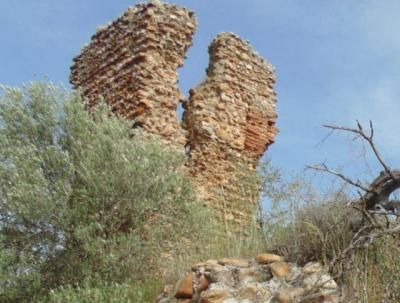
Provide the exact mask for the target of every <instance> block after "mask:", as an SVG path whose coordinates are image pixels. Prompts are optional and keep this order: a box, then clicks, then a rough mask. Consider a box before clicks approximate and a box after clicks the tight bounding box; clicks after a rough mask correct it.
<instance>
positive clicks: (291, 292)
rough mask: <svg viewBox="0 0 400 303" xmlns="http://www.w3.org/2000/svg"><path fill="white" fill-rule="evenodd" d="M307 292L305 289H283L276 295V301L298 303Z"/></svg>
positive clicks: (279, 302)
mask: <svg viewBox="0 0 400 303" xmlns="http://www.w3.org/2000/svg"><path fill="white" fill-rule="evenodd" d="M304 292H305V290H304V289H303V288H300V287H297V288H283V289H280V290H279V291H278V292H277V293H276V294H275V300H276V301H277V302H278V303H296V302H298V301H297V300H298V299H300V298H301V297H302V296H303V294H304Z"/></svg>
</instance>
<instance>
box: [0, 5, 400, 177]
mask: <svg viewBox="0 0 400 303" xmlns="http://www.w3.org/2000/svg"><path fill="white" fill-rule="evenodd" d="M136 3H137V1H125V0H118V1H116V0H115V1H109V0H57V1H54V0H13V1H5V0H3V1H1V2H0V33H1V47H0V83H3V84H9V85H21V84H23V83H27V82H29V81H31V80H43V79H45V77H47V78H48V79H49V80H51V81H53V82H56V83H63V84H64V85H66V86H69V84H68V76H69V67H70V65H71V63H72V57H73V56H74V55H76V54H78V53H79V50H80V48H81V47H82V46H83V45H84V44H85V43H88V42H89V40H90V37H91V35H92V34H93V33H94V32H95V30H96V27H98V26H100V25H104V24H106V23H107V22H108V21H111V20H113V19H115V18H116V17H118V16H119V15H120V14H122V13H123V12H124V11H125V10H126V9H127V7H128V6H130V5H134V4H136ZM174 3H176V4H180V5H183V6H186V7H188V8H189V9H192V10H194V11H195V12H196V15H197V17H198V20H199V27H198V29H197V32H196V35H195V38H194V46H193V47H192V48H191V49H190V50H189V52H188V59H187V61H186V64H185V66H184V67H183V68H182V69H181V70H180V86H181V88H182V91H183V93H184V94H187V91H188V89H189V88H190V87H194V86H195V85H196V84H198V83H199V82H200V81H201V80H202V79H203V77H204V73H205V68H206V66H207V64H208V54H207V47H208V45H209V43H210V42H211V40H212V39H213V38H214V37H215V35H216V34H218V33H219V32H222V31H231V32H235V33H237V34H239V35H240V36H241V37H242V38H244V39H246V40H249V41H250V42H251V44H252V45H253V46H254V48H255V49H256V50H257V51H258V52H259V53H260V54H261V55H262V56H264V57H265V58H267V60H268V61H270V62H271V63H272V64H273V65H274V66H275V67H276V70H277V86H276V90H277V93H278V105H277V108H278V115H279V118H278V128H279V129H280V133H279V134H278V136H277V138H276V143H275V144H274V145H273V146H271V147H270V149H269V150H268V152H267V156H268V157H269V158H271V159H272V162H273V164H274V165H275V166H277V167H280V168H282V169H283V171H284V172H285V173H286V174H298V173H302V172H303V169H304V167H305V165H307V164H314V163H318V162H322V161H326V163H327V164H328V165H330V166H332V167H339V168H340V169H343V171H344V172H347V173H348V174H349V175H352V176H356V175H357V176H363V177H365V178H370V177H371V171H372V174H374V173H376V172H377V171H378V170H379V167H378V166H376V165H375V163H374V162H373V161H372V162H371V161H370V166H369V167H368V166H365V165H364V160H363V156H362V154H363V153H362V148H361V145H360V144H358V143H357V142H353V141H351V137H350V136H346V135H333V136H331V137H330V138H329V139H328V140H326V141H324V142H323V143H322V144H321V140H322V139H323V138H324V137H325V136H326V135H327V134H328V132H327V130H325V129H323V128H322V125H323V124H326V123H331V124H339V125H354V121H355V120H356V119H359V120H361V121H362V122H364V123H366V122H368V121H369V120H372V121H373V122H374V124H375V136H376V140H377V145H378V146H379V148H380V149H381V151H382V153H383V154H384V156H385V158H386V159H387V162H388V163H390V164H391V165H393V166H394V167H400V163H399V160H400V159H399V158H400V157H398V156H397V154H398V151H399V150H400V136H399V132H400V119H399V118H400V85H399V83H400V35H399V34H398V30H399V28H400V18H399V17H398V16H399V12H400V1H397V0H381V1H374V0H359V1H340V0H336V1H327V0H320V1H317V0H314V1H311V0H302V1H298V0H297V1H296V0H279V1H276V0H248V1H243V0H176V1H174ZM369 158H370V157H368V156H367V159H369ZM369 168H370V169H371V171H369Z"/></svg>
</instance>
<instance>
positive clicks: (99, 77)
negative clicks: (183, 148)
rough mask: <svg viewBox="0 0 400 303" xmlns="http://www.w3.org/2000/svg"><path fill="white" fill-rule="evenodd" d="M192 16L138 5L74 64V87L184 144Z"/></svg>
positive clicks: (106, 29) (100, 35) (100, 34)
mask: <svg viewBox="0 0 400 303" xmlns="http://www.w3.org/2000/svg"><path fill="white" fill-rule="evenodd" d="M196 22H197V21H196V18H195V16H194V14H193V12H191V11H188V10H186V9H184V8H181V7H178V6H175V5H169V4H168V5H167V4H163V3H160V2H150V3H146V4H139V5H136V6H134V7H131V8H129V9H128V10H127V11H126V12H125V13H124V14H123V15H122V16H121V17H119V18H118V19H117V20H115V21H113V22H111V23H110V24H108V25H107V26H106V27H103V28H100V29H99V30H98V31H97V33H96V34H95V35H94V36H93V37H92V40H91V42H90V44H89V45H88V46H86V47H84V48H83V49H82V52H81V54H80V55H78V56H77V57H76V58H74V65H73V66H72V68H71V77H70V80H71V83H72V84H73V85H74V87H75V88H78V87H79V88H80V89H81V90H82V91H83V94H84V95H85V96H86V97H87V98H88V99H89V105H88V106H89V108H91V107H92V106H93V105H95V104H96V103H97V102H98V101H99V100H100V97H103V98H104V99H105V100H106V102H107V103H109V104H110V105H111V107H112V110H113V111H114V112H117V113H120V114H122V115H123V116H125V117H127V118H128V119H131V120H133V121H134V123H135V125H137V126H141V127H143V128H144V129H145V130H147V131H149V132H151V133H156V134H160V135H161V136H162V137H164V138H166V139H167V140H169V141H174V142H178V143H179V144H184V142H185V135H184V133H183V131H182V129H181V127H180V126H179V123H178V119H177V114H176V108H177V105H178V103H179V102H181V101H182V100H183V99H184V96H183V95H182V94H181V93H180V91H179V89H178V76H177V68H178V67H180V66H182V65H183V61H184V57H185V53H186V50H187V49H188V48H189V47H190V46H191V44H192V36H193V33H194V30H195V28H196Z"/></svg>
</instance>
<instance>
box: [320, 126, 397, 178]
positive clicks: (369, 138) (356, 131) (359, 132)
mask: <svg viewBox="0 0 400 303" xmlns="http://www.w3.org/2000/svg"><path fill="white" fill-rule="evenodd" d="M324 127H326V128H329V129H331V130H341V131H346V132H350V133H353V134H356V137H362V138H363V139H364V140H365V141H367V142H368V144H369V146H370V147H371V149H372V151H373V153H374V155H375V157H376V158H377V159H378V161H379V163H380V164H381V165H382V167H383V168H384V170H385V171H386V173H387V174H388V175H389V176H390V177H391V178H392V179H393V180H396V179H395V177H394V176H393V174H392V171H391V169H390V168H389V166H388V165H387V164H386V163H385V161H384V160H383V158H382V156H381V154H380V153H379V151H378V149H377V148H376V145H375V143H374V140H373V138H374V127H373V124H372V121H370V122H369V127H370V133H369V135H367V134H366V133H365V132H364V129H363V127H362V125H361V123H360V122H359V121H358V120H357V129H355V128H350V127H342V126H335V125H327V124H326V125H324Z"/></svg>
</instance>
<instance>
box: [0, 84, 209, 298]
mask: <svg viewBox="0 0 400 303" xmlns="http://www.w3.org/2000/svg"><path fill="white" fill-rule="evenodd" d="M182 163H183V157H182V156H181V155H179V154H177V153H176V152H174V151H173V150H171V149H169V148H167V147H165V146H163V145H161V144H160V143H159V140H158V139H157V138H154V137H153V136H149V135H145V134H144V133H142V132H140V131H135V130H132V129H131V127H130V124H129V122H128V121H125V120H124V119H121V118H119V117H117V116H115V115H113V114H111V113H110V111H109V109H108V108H107V106H105V105H104V104H103V105H99V106H98V107H97V108H96V109H94V110H93V112H92V113H91V114H89V113H87V112H86V111H85V110H84V102H83V100H82V99H81V97H80V96H79V94H78V93H68V92H65V91H63V90H61V89H60V88H58V87H55V86H54V85H52V84H44V83H32V84H30V85H28V86H25V87H23V88H22V89H17V88H10V87H2V94H1V95H0V224H1V225H0V227H1V228H0V240H1V242H0V246H1V247H0V249H1V253H0V295H1V297H0V298H1V300H2V302H24V301H32V300H33V298H38V297H40V296H41V295H46V294H47V293H48V291H49V290H50V289H56V288H58V287H60V286H62V285H74V287H75V286H76V285H79V283H81V281H84V280H85V279H91V278H93V277H96V281H108V282H107V283H110V284H107V285H114V284H112V283H117V284H118V285H124V283H125V281H126V280H127V279H129V280H130V281H131V280H132V279H134V280H137V281H139V280H145V279H146V277H147V276H149V275H154V273H159V272H160V267H159V265H160V261H161V262H165V259H163V256H164V255H165V258H167V257H170V258H171V256H173V255H174V254H175V253H178V254H179V253H182V246H183V245H182V243H184V244H185V245H186V246H188V245H192V246H195V243H197V242H194V241H191V240H190V239H193V238H194V237H196V239H197V237H200V238H201V235H200V236H198V235H196V231H199V230H200V229H201V230H202V231H203V232H205V234H208V232H207V230H206V228H207V224H204V222H205V221H206V219H207V218H208V217H209V214H208V213H207V211H206V210H205V209H204V207H202V206H200V204H199V203H198V202H197V201H196V199H195V196H194V195H193V192H192V190H191V187H190V184H189V182H188V180H187V178H186V177H185V176H184V175H183V173H182ZM204 225H205V226H204ZM200 226H202V227H201V228H200ZM193 249H194V250H195V249H196V247H193ZM166 252H168V253H166ZM163 253H164V255H163ZM167 259H168V258H167ZM163 266H164V267H167V264H166V263H164V264H163ZM117 284H115V285H117ZM68 287H69V286H66V288H65V292H67V293H68V292H69V290H71V289H72V288H68ZM85 287H86V286H85ZM121 287H124V286H121ZM109 288H112V287H111V286H110V287H109ZM68 289H69V290H68ZM85 289H86V288H85ZM71 291H72V290H71ZM91 291H92V290H91ZM154 291H155V292H156V290H154ZM93 293H96V290H95V289H94V290H93ZM33 301H34V300H33Z"/></svg>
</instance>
